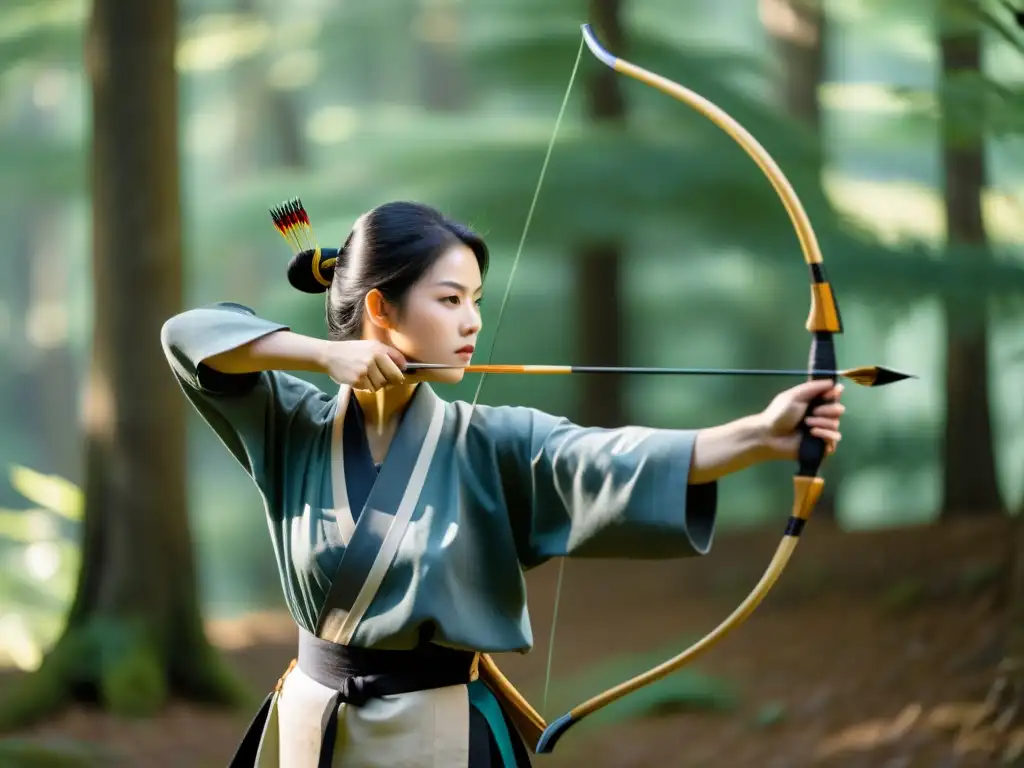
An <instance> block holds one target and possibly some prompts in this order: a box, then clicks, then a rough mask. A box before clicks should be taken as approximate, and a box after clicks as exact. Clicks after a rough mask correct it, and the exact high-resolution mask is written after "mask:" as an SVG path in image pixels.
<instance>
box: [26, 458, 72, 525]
mask: <svg viewBox="0 0 1024 768" xmlns="http://www.w3.org/2000/svg"><path fill="white" fill-rule="evenodd" d="M11 485H12V486H13V487H14V489H15V490H16V491H17V492H18V493H20V494H21V495H22V496H24V497H25V498H26V499H28V500H29V501H31V502H33V503H34V504H38V505H39V506H40V507H42V508H43V509H46V510H48V511H50V512H53V513H55V514H57V515H60V516H61V517H63V518H66V519H67V520H74V521H76V522H77V521H80V520H81V519H82V510H83V508H84V499H83V496H82V491H81V490H80V489H79V488H77V487H76V486H75V485H74V484H72V483H69V482H68V481H67V480H64V479H63V478H60V477H55V476H53V475H44V474H42V473H40V472H36V471H34V470H32V469H29V468H28V467H20V466H15V467H14V468H12V469H11Z"/></svg>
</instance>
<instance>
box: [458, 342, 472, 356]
mask: <svg viewBox="0 0 1024 768" xmlns="http://www.w3.org/2000/svg"><path fill="white" fill-rule="evenodd" d="M474 349H476V347H474V346H473V345H472V344H467V345H466V346H464V347H463V348H462V349H457V350H455V354H456V355H472V354H473V350H474Z"/></svg>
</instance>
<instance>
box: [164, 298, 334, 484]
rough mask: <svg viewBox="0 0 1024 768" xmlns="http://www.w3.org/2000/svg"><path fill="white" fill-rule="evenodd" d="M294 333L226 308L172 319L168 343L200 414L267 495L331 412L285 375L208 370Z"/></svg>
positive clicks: (323, 400)
mask: <svg viewBox="0 0 1024 768" xmlns="http://www.w3.org/2000/svg"><path fill="white" fill-rule="evenodd" d="M280 330H287V326H285V325H281V324H280V323H275V322H271V321H269V320H265V319H262V318H260V317H257V316H256V314H255V313H254V312H253V311H252V310H251V309H249V308H248V307H244V306H242V305H240V304H232V303H219V304H214V305H211V306H208V307H201V308H198V309H191V310H188V311H186V312H183V313H181V314H179V315H176V316H174V317H172V318H171V319H170V320H168V321H167V322H166V323H164V326H163V328H162V329H161V332H160V342H161V344H162V346H163V349H164V354H165V355H166V356H167V361H168V362H169V363H170V366H171V370H172V371H173V373H174V376H175V378H176V379H177V380H178V383H179V384H180V385H181V388H182V390H183V391H184V392H185V395H186V397H188V399H189V401H190V402H191V403H192V405H194V406H195V408H196V410H197V411H198V412H199V415H200V416H202V418H203V419H204V420H205V421H206V423H207V424H209V425H210V427H211V428H212V429H213V431H214V432H215V433H216V434H217V436H218V437H219V438H220V439H221V441H222V442H223V443H224V445H225V446H227V448H228V450H229V451H230V452H231V454H232V455H233V456H234V457H235V458H236V459H237V460H238V462H239V463H240V464H241V465H242V467H243V468H244V469H245V471H246V472H247V473H249V475H250V476H252V478H253V479H254V480H255V481H256V483H257V485H258V486H259V487H260V488H261V489H262V490H264V491H266V490H268V485H269V484H270V479H271V478H272V477H273V476H275V474H274V473H276V472H279V468H280V467H282V466H285V465H286V464H287V463H288V461H289V458H290V457H289V454H290V453H291V454H294V453H295V452H296V451H302V450H304V448H303V446H304V445H305V446H308V445H309V443H310V442H311V439H312V437H313V436H314V433H315V424H316V421H317V420H318V419H321V418H323V414H324V412H325V411H326V410H327V408H328V398H327V396H326V395H325V394H324V393H323V392H322V391H321V390H320V389H319V388H317V387H316V386H315V385H313V384H311V383H309V382H307V381H304V380H303V379H300V378H298V377H297V376H293V375H291V374H287V373H284V372H281V371H262V372H258V373H246V374H225V373H221V372H219V371H216V370H214V369H213V368H210V367H209V366H208V365H205V364H204V362H203V361H204V360H207V359H209V358H211V357H213V356H215V355H218V354H221V353H222V352H227V351H230V350H232V349H236V348H238V347H241V346H243V345H245V344H248V343H250V342H252V341H255V340H256V339H259V338H262V337H263V336H266V335H267V334H270V333H274V332H275V331H280Z"/></svg>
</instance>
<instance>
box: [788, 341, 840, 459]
mask: <svg viewBox="0 0 1024 768" xmlns="http://www.w3.org/2000/svg"><path fill="white" fill-rule="evenodd" d="M807 365H808V370H810V371H835V370H838V366H837V365H836V349H835V345H834V344H833V342H832V333H831V332H830V331H815V332H814V333H813V334H812V336H811V352H810V355H809V357H808V362H807ZM810 378H811V379H812V380H813V379H831V378H833V376H832V375H830V374H822V373H812V374H811V377H810ZM824 402H825V399H824V398H823V397H816V398H814V399H813V400H812V401H811V402H810V403H809V404H808V406H807V413H808V414H810V413H811V412H812V411H813V410H814V409H815V408H817V407H818V406H819V405H821V404H822V403H824ZM800 431H801V432H802V433H803V434H802V436H801V437H800V448H799V450H798V453H797V461H798V462H799V468H798V469H797V472H796V473H797V475H800V476H803V477H814V476H815V475H817V474H818V467H820V466H821V462H822V461H824V460H825V441H824V440H822V439H821V438H820V437H815V436H814V435H812V434H811V430H810V427H808V426H807V423H806V422H803V423H801V425H800Z"/></svg>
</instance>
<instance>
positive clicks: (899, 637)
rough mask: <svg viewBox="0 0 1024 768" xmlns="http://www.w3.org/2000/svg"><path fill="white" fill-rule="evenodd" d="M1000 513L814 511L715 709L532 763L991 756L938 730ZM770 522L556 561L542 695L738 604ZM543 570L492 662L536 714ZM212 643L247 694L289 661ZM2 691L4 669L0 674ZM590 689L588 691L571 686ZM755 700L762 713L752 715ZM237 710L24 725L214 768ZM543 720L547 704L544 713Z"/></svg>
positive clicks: (974, 662) (131, 756)
mask: <svg viewBox="0 0 1024 768" xmlns="http://www.w3.org/2000/svg"><path fill="white" fill-rule="evenodd" d="M1005 531H1006V529H1005V523H1002V522H999V521H987V522H982V523H964V524H961V523H957V524H949V525H944V526H941V527H933V528H924V529H910V530H900V531H889V532H884V533H871V534H843V533H839V532H837V531H835V530H834V529H832V528H831V526H830V525H829V524H828V523H827V522H826V521H814V524H813V525H810V526H809V527H808V530H807V532H806V533H805V535H804V539H803V541H802V543H801V545H800V547H799V548H798V549H797V552H796V554H795V555H794V560H793V561H792V563H791V564H790V566H789V568H788V569H787V570H786V571H785V572H784V574H783V576H782V579H781V581H780V583H779V584H778V585H777V586H776V588H775V589H774V591H773V592H772V593H771V594H770V595H769V597H768V599H767V600H766V601H765V603H764V604H763V605H762V606H761V607H760V608H759V609H758V610H757V611H756V612H755V613H754V615H753V616H752V617H751V618H750V619H749V620H748V621H747V623H746V624H744V625H743V626H742V627H740V628H739V629H737V630H735V631H734V632H733V633H732V634H730V635H729V636H727V637H726V638H725V639H724V640H723V641H722V642H721V643H720V644H719V645H717V646H716V647H715V648H714V649H713V650H712V651H711V652H710V653H708V654H707V655H706V656H704V657H703V658H702V659H701V660H699V662H698V663H697V666H698V667H699V669H700V671H701V672H703V673H705V674H709V675H714V676H716V677H721V678H724V679H725V680H727V681H728V682H730V683H732V684H734V685H735V686H736V687H737V690H738V692H739V697H740V699H739V704H738V706H737V707H736V708H735V709H733V710H731V711H727V712H717V713H716V712H678V711H677V712H674V713H669V714H662V715H660V716H649V717H645V718H641V719H634V720H627V721H620V722H614V723H610V724H603V725H601V726H600V727H594V726H592V727H590V728H587V729H582V728H581V729H580V730H579V731H573V732H571V733H570V734H569V735H567V736H566V737H565V739H564V740H563V742H562V743H561V744H560V745H559V748H558V751H557V753H556V754H555V755H553V756H545V757H543V758H536V759H535V763H536V764H537V765H541V766H543V765H548V766H572V765H587V766H588V768H602V767H603V766H615V767H616V768H632V767H633V766H636V767H639V766H666V765H667V766H726V767H727V768H746V767H747V766H750V767H751V768H785V767H787V766H816V767H817V766H827V767H828V768H839V767H842V768H847V767H849V768H853V767H854V766H856V767H858V768H859V767H860V766H864V767H865V768H917V767H918V766H921V767H923V768H946V767H947V766H949V767H953V766H956V767H958V768H959V767H961V766H962V767H964V768H967V767H969V766H986V765H997V764H998V761H997V760H996V758H995V757H994V756H993V755H992V754H991V751H990V750H988V749H986V743H985V740H984V739H977V738H975V739H964V738H959V739H958V738H957V734H956V732H955V731H951V730H950V726H949V722H950V720H951V719H952V720H954V721H956V720H957V719H958V718H961V716H962V715H963V714H964V713H965V712H966V711H968V710H966V709H964V707H963V706H962V704H963V703H964V702H977V701H979V700H980V699H981V698H982V697H983V696H984V694H985V692H986V689H987V687H988V684H989V682H990V681H991V679H992V678H993V675H994V674H995V669H996V664H997V662H998V653H997V652H995V650H994V647H995V646H994V643H995V642H996V641H997V639H998V637H999V631H1000V628H1001V617H1000V613H999V612H998V611H996V610H993V603H994V600H995V595H996V586H997V585H996V582H995V580H994V578H993V573H994V566H996V565H997V564H998V563H999V562H1000V560H1001V558H1002V557H1003V555H1004V554H1005V551H1006V541H1007V537H1006V533H1005ZM777 543H778V535H777V534H776V533H774V532H759V533H755V534H743V535H733V536H728V537H726V536H723V537H721V538H720V539H719V540H718V541H717V542H716V544H715V547H714V551H713V553H712V555H711V556H709V557H706V558H703V559H700V560H689V561H684V562H669V563H608V562H595V561H591V562H587V561H570V562H568V563H566V567H565V572H564V581H563V589H562V596H561V604H560V608H559V617H558V622H557V633H556V637H555V656H554V661H553V669H552V682H551V689H552V691H555V690H557V689H558V686H559V681H560V680H567V679H569V678H571V677H572V676H575V675H579V674H581V673H585V671H586V670H587V669H588V668H590V667H591V666H592V665H594V664H598V663H601V662H607V661H608V660H609V659H610V658H615V657H618V658H621V657H622V656H623V655H624V654H628V653H630V652H636V653H644V652H650V651H652V650H655V649H656V650H663V649H665V648H669V649H671V648H673V646H672V643H673V642H677V643H678V646H677V648H676V649H675V650H672V651H670V652H672V653H674V652H676V651H677V650H682V648H683V647H684V645H685V639H684V638H692V637H693V636H695V635H696V636H700V635H702V634H704V633H706V632H708V631H709V630H710V629H711V628H712V627H713V626H715V624H717V623H718V622H719V621H721V620H722V619H723V618H724V617H725V616H726V615H728V614H729V613H730V612H731V611H732V609H733V608H735V607H736V605H737V604H738V602H739V600H740V599H742V597H743V596H744V595H745V594H746V593H747V591H749V589H750V588H751V587H752V586H753V585H754V583H755V582H756V581H757V579H758V577H759V576H760V573H761V571H763V569H764V567H765V566H766V565H767V563H768V560H769V558H770V556H771V554H772V552H773V551H774V548H775V546H776V544H777ZM556 575H557V568H556V567H555V566H553V565H549V566H545V568H543V569H540V570H539V571H537V572H536V573H535V574H531V576H530V580H529V581H530V590H531V591H530V594H531V606H532V615H533V622H534V634H535V639H536V648H535V650H534V652H533V653H531V654H528V655H526V656H522V657H520V656H516V657H514V658H500V659H499V663H500V664H501V666H502V668H503V669H504V670H505V672H506V674H508V676H509V677H510V678H511V679H512V680H513V682H515V683H516V684H517V685H518V686H519V687H520V689H521V690H522V691H523V692H524V693H525V694H526V696H527V697H528V698H529V699H531V701H533V702H534V703H535V705H537V706H539V704H540V700H541V698H542V690H543V680H544V673H545V665H546V661H547V658H546V657H547V650H548V632H549V628H550V620H551V615H552V601H553V598H554V593H555V578H556ZM210 634H211V637H213V638H214V640H215V641H216V642H217V644H218V645H219V646H221V647H222V648H224V649H225V652H226V653H227V654H228V657H229V659H230V661H231V664H232V665H233V666H234V667H235V668H236V669H237V670H238V671H239V672H240V673H241V674H242V675H244V676H245V678H246V679H247V680H249V681H250V682H251V683H252V684H253V686H254V687H255V688H257V689H259V690H265V689H267V688H269V687H270V686H272V685H273V684H274V682H275V681H276V680H277V678H278V676H279V675H280V673H281V671H282V670H283V669H284V667H285V666H286V665H287V663H288V661H289V659H290V658H291V656H292V653H293V647H294V638H295V633H294V630H293V629H292V627H291V625H290V622H289V620H288V619H287V617H286V616H281V615H260V616H251V617H248V618H246V619H244V620H236V621H229V622H212V623H211V624H210ZM0 685H2V678H0ZM596 692H597V690H591V691H586V692H585V693H586V695H591V694H593V693H596ZM766 708H770V709H772V710H773V711H774V712H775V716H773V717H766V716H765V714H764V713H765V710H766ZM249 714H250V713H246V714H245V715H240V716H238V715H236V716H230V715H225V714H220V713H213V712H205V711H202V710H198V709H196V708H193V707H188V706H183V705H175V706H173V707H172V708H170V709H169V710H168V712H167V713H166V715H165V716H163V717H161V718H158V719H155V720H149V721H143V722H126V721H115V720H113V719H112V718H109V717H105V716H103V715H100V714H96V713H93V712H88V711H84V710H81V709H77V710H74V711H71V712H68V713H66V714H64V715H62V716H61V717H59V718H57V719H55V720H54V721H52V722H49V723H47V724H44V725H41V726H39V727H37V728H35V729H34V730H33V732H32V733H33V735H35V736H39V737H43V738H46V739H50V738H71V739H84V740H89V741H92V742H94V743H99V744H104V745H106V746H107V747H109V748H110V749H112V750H114V751H115V752H116V753H117V754H119V755H121V756H122V757H123V758H124V762H123V763H121V762H118V763H117V764H118V765H121V764H123V765H128V766H143V767H146V768H150V767H151V768H159V767H162V766H218V765H220V766H223V765H225V764H226V763H227V760H228V758H229V756H230V755H231V753H232V751H233V749H234V747H235V744H236V742H237V739H238V737H239V735H240V733H241V730H242V729H243V728H244V724H245V722H246V721H247V718H248V716H249ZM546 714H547V715H548V717H549V718H550V717H552V716H555V715H557V714H558V713H556V712H548V713H546Z"/></svg>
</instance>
